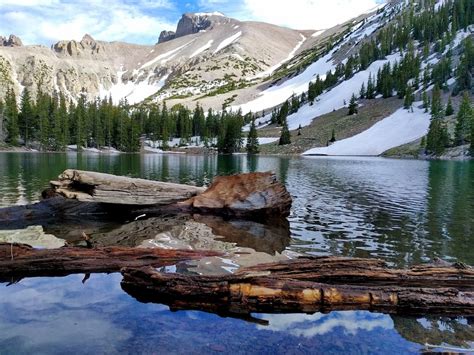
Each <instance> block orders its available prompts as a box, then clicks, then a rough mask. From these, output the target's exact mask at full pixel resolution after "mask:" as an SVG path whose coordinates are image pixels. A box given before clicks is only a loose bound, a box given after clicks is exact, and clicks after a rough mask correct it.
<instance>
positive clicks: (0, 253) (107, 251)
mask: <svg viewBox="0 0 474 355" xmlns="http://www.w3.org/2000/svg"><path fill="white" fill-rule="evenodd" d="M215 255H220V254H219V253H217V252H211V251H192V250H170V249H147V248H127V247H105V248H93V249H89V248H80V247H63V248H58V249H33V248H32V247H30V246H29V245H25V244H10V243H0V281H9V279H12V278H13V279H15V278H16V279H18V278H24V277H37V276H66V275H70V274H82V273H99V272H102V273H104V272H105V273H109V272H118V271H120V269H121V268H123V267H141V266H153V267H161V266H166V265H174V264H176V263H178V262H179V261H184V260H192V259H201V258H203V257H206V256H215Z"/></svg>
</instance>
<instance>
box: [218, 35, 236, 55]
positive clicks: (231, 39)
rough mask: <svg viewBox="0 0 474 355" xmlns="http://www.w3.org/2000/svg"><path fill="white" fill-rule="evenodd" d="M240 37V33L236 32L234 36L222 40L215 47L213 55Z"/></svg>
mask: <svg viewBox="0 0 474 355" xmlns="http://www.w3.org/2000/svg"><path fill="white" fill-rule="evenodd" d="M240 36H242V31H239V32H237V33H236V34H234V35H232V36H230V37H229V38H226V39H225V40H223V41H222V42H221V43H219V45H218V46H217V48H216V50H215V51H214V54H216V53H217V52H219V51H221V50H223V49H224V48H225V47H227V46H230V45H231V44H232V43H233V42H235V41H236V40H237V39H238V38H239V37H240Z"/></svg>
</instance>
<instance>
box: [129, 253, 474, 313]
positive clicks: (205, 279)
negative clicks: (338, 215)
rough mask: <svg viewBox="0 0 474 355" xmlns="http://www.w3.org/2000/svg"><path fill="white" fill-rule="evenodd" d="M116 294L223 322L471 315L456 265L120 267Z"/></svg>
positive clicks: (471, 282) (321, 261) (473, 285)
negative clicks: (255, 316) (332, 314)
mask: <svg viewBox="0 0 474 355" xmlns="http://www.w3.org/2000/svg"><path fill="white" fill-rule="evenodd" d="M122 274H123V276H124V278H123V281H122V288H123V289H124V290H125V291H126V292H128V293H129V294H130V295H132V296H133V297H135V298H137V299H138V300H140V301H143V302H157V303H164V304H167V305H169V306H170V308H171V309H173V310H186V309H188V310H189V309H193V310H203V311H208V312H212V313H217V314H220V315H225V316H238V317H242V315H249V314H250V313H252V312H256V313H260V312H263V313H293V312H306V313H313V312H318V311H322V312H327V311H333V310H370V311H379V312H385V313H394V314H407V313H408V314H423V313H430V314H443V315H458V314H463V315H468V314H469V315H472V314H474V270H473V269H471V268H470V267H464V266H462V265H459V266H458V267H456V266H438V265H423V266H417V267H413V268H410V269H401V270H400V269H399V270H397V269H390V268H388V267H387V266H386V265H385V264H384V263H383V262H381V261H379V260H369V259H354V258H339V257H323V258H309V259H296V260H290V261H288V262H282V263H274V264H266V265H258V266H254V267H251V268H244V269H241V270H240V271H238V272H237V273H235V274H233V275H224V276H220V277H219V276H196V275H178V274H166V273H160V272H157V271H156V270H154V269H152V268H138V269H137V268H124V269H123V270H122Z"/></svg>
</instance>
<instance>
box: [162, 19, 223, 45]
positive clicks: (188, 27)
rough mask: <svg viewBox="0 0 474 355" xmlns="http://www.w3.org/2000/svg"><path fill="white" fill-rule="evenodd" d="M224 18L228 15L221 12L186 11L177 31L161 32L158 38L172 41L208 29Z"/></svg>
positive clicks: (163, 40)
mask: <svg viewBox="0 0 474 355" xmlns="http://www.w3.org/2000/svg"><path fill="white" fill-rule="evenodd" d="M222 19H226V17H225V15H224V14H222V13H220V12H196V13H191V12H189V13H185V14H183V16H182V17H181V19H180V20H179V22H178V26H177V27H176V32H173V31H163V32H161V33H160V38H159V39H158V43H163V42H167V41H171V40H172V39H175V38H179V37H183V36H187V35H190V34H193V33H198V32H199V31H204V30H207V29H209V28H210V27H212V25H213V24H214V23H216V22H220V21H222Z"/></svg>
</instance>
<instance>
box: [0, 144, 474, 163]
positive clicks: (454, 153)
mask: <svg viewBox="0 0 474 355" xmlns="http://www.w3.org/2000/svg"><path fill="white" fill-rule="evenodd" d="M0 153H31V154H32V153H40V154H44V153H48V154H64V153H66V154H68V153H80V154H81V153H85V154H97V155H122V154H140V155H160V154H182V155H219V154H218V153H217V152H209V150H206V151H197V150H196V149H192V150H188V149H180V148H177V149H174V150H168V151H160V152H153V151H146V150H145V151H143V150H142V151H140V152H122V151H119V150H91V149H89V148H85V149H83V150H82V151H77V150H75V149H68V150H65V151H54V150H51V151H40V150H37V149H33V148H26V147H13V146H0ZM468 153H469V149H468V148H466V147H463V148H461V149H460V148H459V147H454V148H448V149H447V150H446V152H445V153H444V154H443V155H441V156H439V157H434V156H430V155H425V154H421V153H418V154H417V155H415V154H413V153H410V152H396V151H391V150H390V151H388V153H387V152H385V153H383V154H381V155H374V156H372V155H371V156H365V155H302V154H299V153H290V154H288V153H286V154H285V153H263V154H262V153H259V154H255V156H274V157H323V158H337V157H345V158H387V159H395V160H405V159H406V160H424V161H437V160H438V161H461V162H462V161H471V160H473V159H474V157H471V156H469V154H468ZM235 154H236V155H240V154H244V155H245V154H246V153H245V152H241V153H235Z"/></svg>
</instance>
